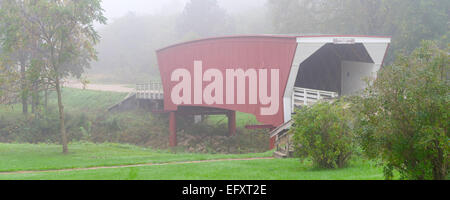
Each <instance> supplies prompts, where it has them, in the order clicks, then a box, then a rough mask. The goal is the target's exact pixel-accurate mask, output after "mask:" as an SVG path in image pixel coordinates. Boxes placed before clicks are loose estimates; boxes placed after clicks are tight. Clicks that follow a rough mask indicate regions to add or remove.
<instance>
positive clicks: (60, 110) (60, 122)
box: [55, 75, 69, 154]
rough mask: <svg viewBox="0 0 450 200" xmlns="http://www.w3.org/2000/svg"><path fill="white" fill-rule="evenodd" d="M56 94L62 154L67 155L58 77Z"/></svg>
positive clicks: (57, 79)
mask: <svg viewBox="0 0 450 200" xmlns="http://www.w3.org/2000/svg"><path fill="white" fill-rule="evenodd" d="M55 82H56V93H57V95H58V109H59V129H60V131H61V142H62V145H63V153H64V154H67V153H68V152H69V150H68V148H67V135H66V127H65V126H64V106H63V103H62V96H61V85H60V82H59V76H58V75H57V77H56V81H55Z"/></svg>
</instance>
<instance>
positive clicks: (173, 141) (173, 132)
mask: <svg viewBox="0 0 450 200" xmlns="http://www.w3.org/2000/svg"><path fill="white" fill-rule="evenodd" d="M169 132H170V135H169V146H170V147H176V146H177V121H176V115H175V112H170V114H169Z"/></svg>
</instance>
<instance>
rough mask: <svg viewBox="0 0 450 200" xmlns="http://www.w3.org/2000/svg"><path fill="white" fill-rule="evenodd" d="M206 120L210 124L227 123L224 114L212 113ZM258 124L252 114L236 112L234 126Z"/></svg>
mask: <svg viewBox="0 0 450 200" xmlns="http://www.w3.org/2000/svg"><path fill="white" fill-rule="evenodd" d="M207 122H208V123H210V124H213V125H214V124H227V123H228V118H227V116H225V115H212V116H209V117H208V119H207ZM257 124H260V123H259V122H258V120H256V117H255V116H254V115H252V114H247V113H242V112H236V126H237V127H240V128H243V127H245V126H246V125H257Z"/></svg>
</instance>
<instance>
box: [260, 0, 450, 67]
mask: <svg viewBox="0 0 450 200" xmlns="http://www.w3.org/2000/svg"><path fill="white" fill-rule="evenodd" d="M268 6H269V10H270V11H271V14H270V16H271V18H272V23H273V24H274V27H275V29H276V30H275V31H276V32H278V33H290V34H311V33H320V34H354V35H380V36H383V35H386V36H392V37H393V38H392V45H391V48H390V53H389V54H388V57H387V62H389V63H391V62H392V61H393V60H394V54H393V53H392V52H397V51H400V50H404V51H405V52H406V53H410V52H412V51H413V50H414V49H415V48H417V47H418V46H420V41H421V40H439V39H441V37H443V36H446V35H448V26H449V24H448V19H449V12H448V11H449V10H450V1H448V0H364V1H362V0H333V1H327V0H269V3H268Z"/></svg>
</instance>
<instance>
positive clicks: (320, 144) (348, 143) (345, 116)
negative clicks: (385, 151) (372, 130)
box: [291, 102, 354, 168]
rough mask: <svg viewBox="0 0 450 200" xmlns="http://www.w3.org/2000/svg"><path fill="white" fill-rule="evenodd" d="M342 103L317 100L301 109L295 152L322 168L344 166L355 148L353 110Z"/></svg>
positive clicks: (295, 137) (297, 115) (296, 120)
mask: <svg viewBox="0 0 450 200" xmlns="http://www.w3.org/2000/svg"><path fill="white" fill-rule="evenodd" d="M344 106H345V104H344V103H341V102H335V103H328V102H322V103H317V104H315V105H314V106H312V107H305V108H302V109H300V110H298V111H297V114H296V115H295V116H294V120H295V125H294V128H292V129H291V133H293V134H294V136H293V138H294V145H295V155H296V156H298V157H300V158H301V159H302V160H303V159H305V158H311V160H312V162H313V164H314V165H315V166H317V167H320V168H342V167H344V166H345V165H346V163H347V161H348V160H349V159H350V157H351V155H352V153H353V150H354V143H353V133H352V129H351V127H350V123H349V122H350V117H351V115H350V114H351V113H350V112H349V111H348V110H347V109H345V108H344Z"/></svg>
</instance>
